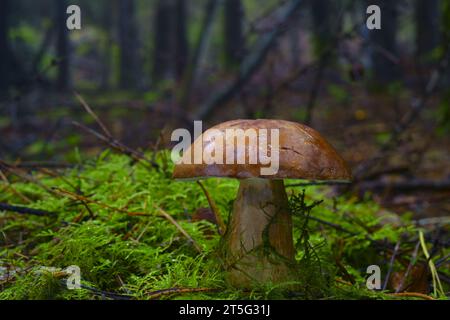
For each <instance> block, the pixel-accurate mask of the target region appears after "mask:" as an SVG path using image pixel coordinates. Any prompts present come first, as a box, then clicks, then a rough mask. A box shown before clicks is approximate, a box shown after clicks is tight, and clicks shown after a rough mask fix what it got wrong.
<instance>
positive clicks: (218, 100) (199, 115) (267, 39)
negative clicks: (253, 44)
mask: <svg viewBox="0 0 450 320" xmlns="http://www.w3.org/2000/svg"><path fill="white" fill-rule="evenodd" d="M301 3H302V0H292V1H291V3H290V4H289V5H287V6H286V8H283V9H284V10H283V12H282V13H281V17H280V21H283V22H282V23H280V24H278V25H277V26H276V27H275V28H274V30H273V31H271V32H270V33H268V34H266V35H264V36H262V39H261V40H260V41H259V43H258V45H257V48H256V49H255V50H253V51H252V53H251V54H249V55H248V56H247V57H246V58H245V59H244V61H243V62H242V66H241V69H240V70H239V74H238V75H237V77H236V78H235V79H234V81H233V82H231V83H230V84H228V85H227V86H225V88H223V89H222V90H220V91H219V92H217V93H215V94H213V95H212V97H211V98H210V99H209V100H207V101H206V102H205V103H204V104H203V105H202V106H201V107H200V108H199V109H198V110H197V111H196V112H195V114H194V116H193V118H194V119H204V118H206V117H207V116H209V115H210V114H211V113H212V112H213V111H214V109H215V108H216V107H217V106H219V105H221V104H223V103H225V102H227V101H229V100H231V99H232V98H233V97H234V95H235V94H236V93H237V92H239V91H240V90H241V89H242V87H243V86H244V85H245V84H246V83H247V82H248V81H249V80H250V78H251V76H252V75H253V74H254V73H255V72H256V71H257V70H258V69H259V67H260V66H261V64H262V63H263V62H264V60H265V58H266V56H267V54H268V53H269V51H270V49H271V48H272V47H273V45H274V44H275V43H276V40H277V39H278V37H279V36H280V35H281V34H283V33H284V31H285V30H286V24H287V23H289V22H290V18H291V17H292V16H293V15H294V14H295V13H296V11H297V10H298V9H299V7H300V4H301Z"/></svg>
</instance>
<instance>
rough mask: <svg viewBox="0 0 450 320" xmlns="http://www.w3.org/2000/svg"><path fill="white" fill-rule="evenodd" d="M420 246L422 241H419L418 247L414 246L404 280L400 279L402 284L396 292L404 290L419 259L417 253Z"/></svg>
mask: <svg viewBox="0 0 450 320" xmlns="http://www.w3.org/2000/svg"><path fill="white" fill-rule="evenodd" d="M419 248H420V241H417V244H416V247H415V248H414V251H413V254H412V256H411V260H410V261H409V264H408V268H406V272H405V273H404V274H403V278H402V281H400V285H399V286H398V288H397V289H396V290H395V293H399V292H400V291H401V290H403V286H404V285H405V281H406V279H408V276H409V274H410V272H411V270H412V267H413V265H414V263H415V262H416V259H417V254H418V253H419Z"/></svg>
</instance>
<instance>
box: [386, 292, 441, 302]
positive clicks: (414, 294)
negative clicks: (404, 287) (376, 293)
mask: <svg viewBox="0 0 450 320" xmlns="http://www.w3.org/2000/svg"><path fill="white" fill-rule="evenodd" d="M388 295H390V296H394V297H414V298H422V299H425V300H435V299H434V298H433V297H430V296H427V295H426V294H423V293H419V292H398V293H397V292H396V293H388Z"/></svg>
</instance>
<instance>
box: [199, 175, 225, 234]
mask: <svg viewBox="0 0 450 320" xmlns="http://www.w3.org/2000/svg"><path fill="white" fill-rule="evenodd" d="M197 184H198V185H199V186H200V188H202V190H203V193H204V194H205V196H206V199H207V200H208V204H209V207H210V208H211V210H212V212H213V213H214V216H215V217H216V221H217V225H218V226H219V234H220V235H221V236H222V235H224V234H225V231H226V226H225V223H224V222H223V220H222V216H221V215H220V212H219V208H217V205H216V202H215V201H214V199H213V198H212V197H211V195H210V194H209V192H208V190H207V189H206V188H205V186H204V185H203V183H201V181H199V180H197Z"/></svg>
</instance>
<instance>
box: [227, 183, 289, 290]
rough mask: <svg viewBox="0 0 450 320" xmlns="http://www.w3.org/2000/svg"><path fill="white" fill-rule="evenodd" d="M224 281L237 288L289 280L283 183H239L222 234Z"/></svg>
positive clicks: (286, 217) (285, 204) (287, 237)
mask: <svg viewBox="0 0 450 320" xmlns="http://www.w3.org/2000/svg"><path fill="white" fill-rule="evenodd" d="M225 247H226V248H225V260H226V262H227V266H228V267H229V270H228V271H229V272H228V281H229V282H230V284H231V285H233V286H237V287H246V288H248V287H251V286H252V284H254V282H255V283H259V284H261V283H280V282H283V281H289V280H292V279H293V278H292V276H293V272H292V270H291V268H290V265H291V264H292V263H293V262H294V261H295V260H294V245H293V240H292V219H291V215H290V214H289V209H288V198H287V195H286V192H285V189H284V184H283V180H269V179H261V178H251V179H245V180H241V181H240V185H239V191H238V195H237V198H236V200H235V202H234V207H233V214H232V216H231V219H230V221H229V225H228V228H227V233H226V234H225Z"/></svg>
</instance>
